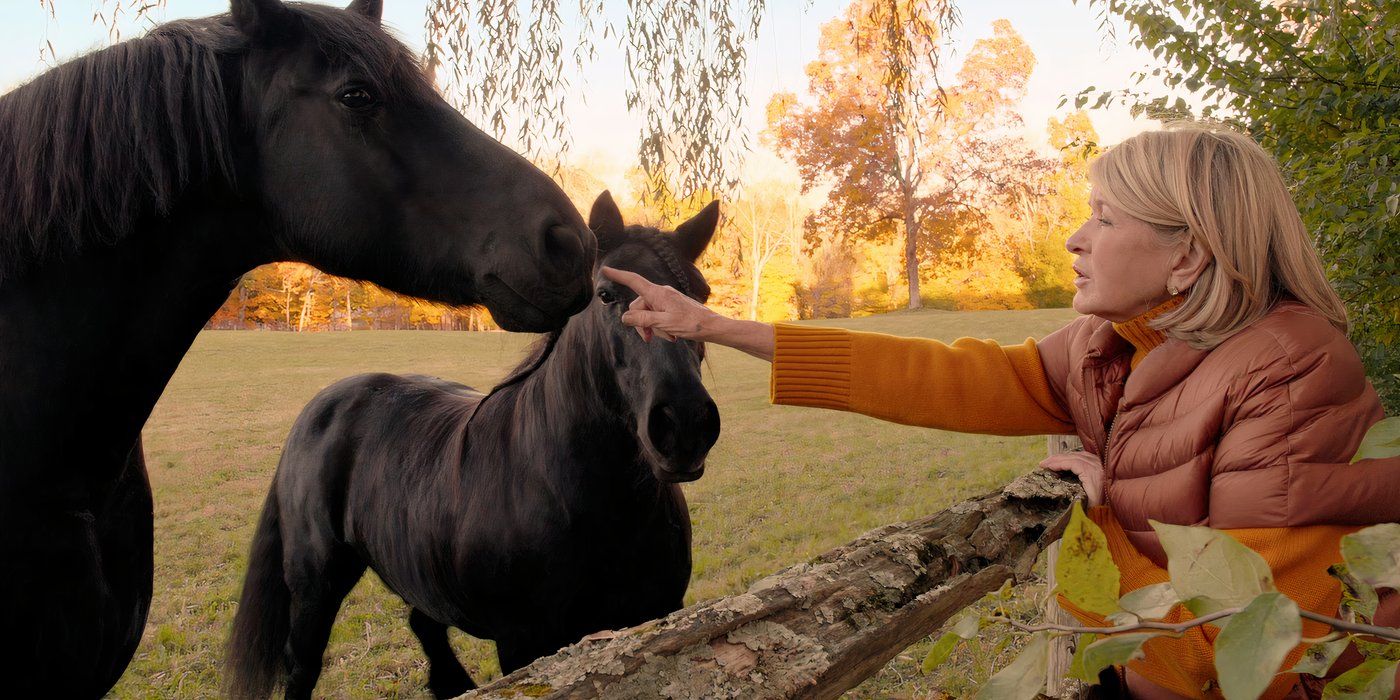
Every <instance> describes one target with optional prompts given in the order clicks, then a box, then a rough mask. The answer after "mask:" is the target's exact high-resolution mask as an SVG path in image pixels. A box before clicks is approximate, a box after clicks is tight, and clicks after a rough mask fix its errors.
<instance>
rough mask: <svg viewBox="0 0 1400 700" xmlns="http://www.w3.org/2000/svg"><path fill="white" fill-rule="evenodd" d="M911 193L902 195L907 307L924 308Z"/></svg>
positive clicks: (917, 230)
mask: <svg viewBox="0 0 1400 700" xmlns="http://www.w3.org/2000/svg"><path fill="white" fill-rule="evenodd" d="M913 197H914V195H913V193H906V194H905V195H904V274H905V276H907V277H908V278H909V308H910V309H922V308H924V300H923V297H921V296H919V219H918V217H916V216H914V202H913Z"/></svg>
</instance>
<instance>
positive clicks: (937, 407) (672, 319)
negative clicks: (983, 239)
mask: <svg viewBox="0 0 1400 700" xmlns="http://www.w3.org/2000/svg"><path fill="white" fill-rule="evenodd" d="M603 274H604V275H605V276H606V277H607V279H608V280H609V281H610V282H611V283H614V284H620V285H623V286H626V287H628V288H630V289H632V290H633V291H634V292H636V293H637V298H636V299H635V300H634V301H633V302H632V304H631V306H630V308H629V310H628V311H627V313H625V314H624V315H623V317H622V320H623V322H624V323H626V324H628V325H630V326H633V327H635V328H636V329H637V332H638V333H640V334H641V336H642V338H644V339H646V340H651V338H652V337H653V336H657V337H660V338H662V339H663V340H673V339H675V338H685V339H689V340H701V341H706V342H711V343H719V344H721V345H727V346H730V347H733V348H737V349H739V350H742V351H744V352H746V353H748V354H750V355H753V356H755V357H759V358H762V359H765V360H768V361H770V362H772V363H773V371H772V374H771V376H770V380H771V383H770V391H771V394H770V398H771V400H772V402H773V403H775V404H782V405H788V406H807V407H812V408H830V409H835V410H839V411H851V412H854V413H862V414H865V415H867V416H872V417H875V418H881V419H884V420H888V421H893V422H896V423H904V424H907V425H918V426H923V427H926V428H939V429H942V430H953V431H957V432H965V433H991V434H996V435H1042V434H1046V433H1070V432H1073V431H1074V426H1073V425H1072V424H1071V421H1070V417H1069V414H1068V412H1066V411H1065V410H1064V408H1063V407H1062V406H1060V405H1059V401H1058V400H1057V399H1056V398H1055V396H1054V393H1053V391H1052V389H1051V388H1050V385H1049V383H1048V381H1047V377H1046V372H1045V368H1044V366H1043V365H1042V363H1041V358H1040V356H1039V354H1038V352H1037V350H1036V346H1035V343H1034V341H1027V342H1026V343H1024V344H1022V345H1012V346H1002V345H999V344H997V343H995V342H992V341H990V340H974V339H971V338H963V339H961V340H958V341H957V342H955V343H952V344H951V345H949V344H946V343H941V342H939V341H937V340H930V339H927V338H900V337H897V336H892V335H885V334H882V333H861V332H856V331H848V330H845V329H842V328H831V327H825V326H807V325H794V324H777V325H776V326H774V325H769V324H766V323H755V322H753V321H739V320H736V319H730V318H725V317H724V316H722V315H720V314H718V313H715V312H713V311H711V310H709V309H707V308H705V306H704V305H703V304H700V303H699V302H696V301H695V300H694V299H691V298H689V297H687V296H685V295H684V294H681V293H680V292H678V291H676V290H674V289H671V288H669V287H664V286H660V285H656V284H652V283H651V282H648V281H647V280H645V279H643V278H642V277H641V276H639V275H635V274H632V273H630V272H622V271H619V270H613V269H611V268H603Z"/></svg>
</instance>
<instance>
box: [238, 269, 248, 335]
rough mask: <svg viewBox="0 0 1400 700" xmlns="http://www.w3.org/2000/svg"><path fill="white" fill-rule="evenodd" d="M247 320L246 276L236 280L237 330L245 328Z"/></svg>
mask: <svg viewBox="0 0 1400 700" xmlns="http://www.w3.org/2000/svg"><path fill="white" fill-rule="evenodd" d="M247 320H248V278H247V277H244V278H243V279H240V280H238V330H240V331H241V330H243V329H244V328H247V327H248V326H247Z"/></svg>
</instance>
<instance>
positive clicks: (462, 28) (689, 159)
mask: <svg viewBox="0 0 1400 700" xmlns="http://www.w3.org/2000/svg"><path fill="white" fill-rule="evenodd" d="M605 9H606V8H605V3H604V2H603V0H579V3H578V5H577V15H576V16H575V17H572V18H570V19H572V24H574V25H575V26H576V28H577V34H576V35H574V36H573V37H572V48H570V49H568V50H566V49H565V43H566V42H565V36H564V34H565V25H566V22H565V17H564V16H563V11H562V9H561V6H560V3H559V0H531V2H530V5H529V8H528V12H527V13H522V12H521V4H520V3H519V2H517V1H516V0H470V1H469V0H430V2H429V4H428V12H427V19H426V23H425V29H426V31H427V42H428V44H427V59H428V61H429V62H430V63H437V64H440V65H443V66H445V67H446V68H447V71H446V72H447V77H448V81H447V84H446V85H445V86H444V87H445V92H446V94H447V95H448V97H449V99H451V100H452V101H453V102H454V103H455V104H456V105H457V106H458V108H459V109H461V110H462V111H463V112H464V113H466V114H467V115H468V117H470V118H473V119H475V120H477V121H479V122H480V123H481V124H482V125H483V127H484V128H486V129H487V130H488V131H490V132H492V133H493V135H495V136H496V137H497V138H502V139H506V140H508V141H513V142H514V143H513V145H516V146H517V147H519V148H520V149H521V150H522V151H524V152H525V153H526V154H527V155H528V156H530V157H532V158H533V159H535V160H549V161H554V162H559V161H562V160H563V157H564V155H565V154H566V153H567V151H568V149H569V146H570V140H571V134H570V133H569V119H570V117H571V115H570V113H569V112H568V109H567V107H568V105H567V103H566V96H567V92H568V89H569V86H570V78H569V76H570V75H574V76H578V77H579V79H580V81H582V82H586V71H587V69H588V67H589V65H590V64H591V62H592V61H593V59H594V58H596V56H597V42H598V41H599V40H600V39H601V40H618V41H619V42H620V44H621V46H622V48H623V51H624V53H625V61H626V67H627V81H626V87H625V97H626V103H627V109H628V110H629V111H632V112H633V113H636V114H638V115H640V116H641V118H642V121H643V125H644V126H643V132H642V134H641V136H640V139H639V141H638V145H637V156H638V160H639V162H640V164H641V166H642V168H643V170H645V171H646V173H647V175H648V178H647V179H648V181H649V182H658V183H668V184H669V186H671V187H675V188H677V189H679V190H680V191H681V192H682V193H683V194H690V193H695V192H699V191H702V190H704V191H710V192H730V191H732V190H733V189H734V188H735V187H736V185H737V184H738V176H739V167H740V165H741V161H742V157H743V155H744V153H745V152H746V151H747V149H748V135H747V132H746V131H745V129H744V123H743V117H744V113H745V111H746V110H747V107H748V97H747V95H746V93H745V90H744V71H745V70H746V68H747V63H748V50H749V46H750V43H751V42H752V41H753V40H754V39H756V38H757V36H758V30H759V26H760V22H761V20H762V18H763V10H764V0H698V1H696V2H684V3H667V2H661V3H649V2H638V1H637V0H629V1H628V2H627V15H626V23H625V25H624V27H623V28H622V30H621V31H619V29H618V27H616V26H614V25H613V24H611V23H610V22H608V21H607V20H606V19H605V17H604V11H605ZM570 57H571V58H572V61H571V62H572V66H566V63H568V62H569V61H568V59H569V58H570ZM648 195H649V198H650V199H658V198H659V197H660V195H661V192H660V191H653V192H651V193H648ZM673 199H674V198H673ZM682 199H684V198H682Z"/></svg>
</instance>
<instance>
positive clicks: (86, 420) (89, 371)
mask: <svg viewBox="0 0 1400 700" xmlns="http://www.w3.org/2000/svg"><path fill="white" fill-rule="evenodd" d="M237 212H238V207H237V203H236V202H235V201H234V198H233V196H232V195H231V194H229V193H226V192H219V191H217V190H216V189H214V188H210V190H209V191H201V192H199V193H197V194H189V195H187V196H186V197H184V198H183V199H182V200H181V201H180V202H178V203H177V204H176V206H175V207H174V208H173V210H172V212H171V214H170V215H169V216H165V217H160V218H145V219H141V220H138V224H137V226H138V228H139V230H134V231H132V232H131V233H130V235H127V236H125V237H123V238H122V239H121V240H120V241H119V242H118V243H116V244H114V245H110V246H102V245H92V246H89V247H88V248H87V249H85V250H84V251H83V252H81V253H79V254H74V255H70V256H68V257H66V258H62V259H60V260H57V261H54V262H50V263H46V264H43V265H39V266H37V267H34V268H31V269H29V270H26V271H24V272H23V273H20V274H17V275H14V276H11V277H9V278H6V279H5V280H4V281H3V282H2V283H0V337H4V338H5V342H4V343H3V344H0V368H3V370H4V371H3V374H4V384H5V391H4V392H3V394H2V395H0V396H2V398H0V464H6V465H7V466H13V467H15V469H16V470H17V471H16V472H12V474H18V475H19V478H21V479H23V478H24V476H25V475H24V472H25V470H26V468H27V469H29V470H33V471H36V472H38V471H43V470H46V469H47V470H52V471H53V473H54V474H55V475H58V477H59V478H60V479H63V478H72V479H75V480H78V481H84V480H85V479H86V478H88V477H89V476H92V475H96V474H98V473H107V472H109V471H110V470H115V469H119V468H121V466H122V461H123V460H124V458H125V456H126V455H127V453H128V452H130V450H131V449H132V446H133V445H134V444H135V443H136V440H137V438H138V437H139V434H140V430H141V427H142V425H143V424H144V423H145V421H146V418H147V417H148V416H149V415H150V412H151V410H152V408H154V406H155V402H156V400H157V399H158V398H159V396H160V394H161V392H162V390H163V389H164V388H165V385H166V383H167V382H168V381H169V379H170V377H171V375H173V374H174V371H175V368H176V366H177V365H178V364H179V362H180V359H181V358H182V357H183V355H184V353H185V351H186V350H187V349H188V348H189V346H190V344H191V343H192V342H193V341H194V338H195V336H196V335H197V334H198V333H199V330H200V329H201V327H202V326H203V325H204V323H205V322H206V321H207V320H208V318H209V317H210V316H211V315H212V314H213V312H214V311H216V310H217V309H218V307H219V305H220V304H221V303H222V302H223V300H224V299H225V298H226V297H227V295H228V293H229V292H230V291H231V290H232V289H233V288H234V286H235V285H236V284H237V281H238V279H239V276H240V275H241V274H242V273H243V272H245V271H246V270H248V269H250V268H251V267H253V266H256V265H257V264H260V263H261V262H263V260H262V259H261V257H260V255H259V254H257V253H256V252H253V251H255V249H256V246H253V245H251V244H250V242H249V239H248V238H246V237H245V236H247V234H246V233H245V232H246V231H248V230H256V228H255V227H253V226H252V225H251V223H250V222H248V221H246V220H244V219H243V218H242V217H241V216H240V215H239V214H238V213H237ZM21 435H22V436H26V437H27V438H29V439H26V440H15V439H10V438H11V437H12V436H21ZM74 440H79V441H81V444H79V445H75V444H74ZM115 458H120V459H115ZM54 467H58V469H54ZM59 472H62V474H61V475H59ZM108 475H109V476H110V473H108ZM51 478H52V477H51ZM99 478H100V477H99Z"/></svg>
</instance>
